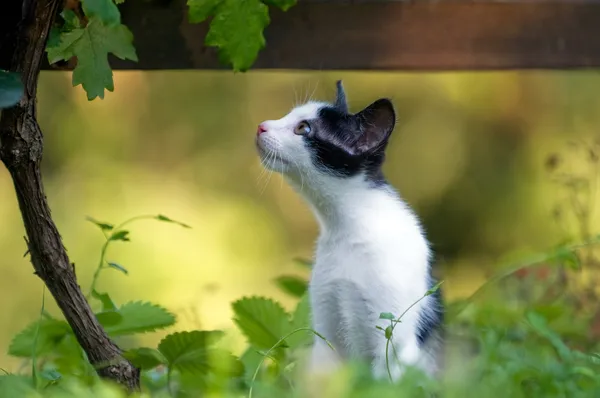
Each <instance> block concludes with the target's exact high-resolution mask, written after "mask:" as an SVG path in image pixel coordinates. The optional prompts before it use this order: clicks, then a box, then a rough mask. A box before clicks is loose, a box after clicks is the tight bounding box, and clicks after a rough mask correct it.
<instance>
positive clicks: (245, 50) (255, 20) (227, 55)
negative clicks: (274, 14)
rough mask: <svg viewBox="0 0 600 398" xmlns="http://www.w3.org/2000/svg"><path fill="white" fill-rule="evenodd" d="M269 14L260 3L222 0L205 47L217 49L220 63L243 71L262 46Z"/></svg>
mask: <svg viewBox="0 0 600 398" xmlns="http://www.w3.org/2000/svg"><path fill="white" fill-rule="evenodd" d="M269 21H270V20H269V10H268V8H267V6H266V5H264V4H263V3H262V2H261V1H260V0H223V1H222V2H221V3H220V5H219V6H218V7H217V8H216V10H215V16H214V18H213V20H212V21H211V23H210V29H209V31H208V33H207V35H206V39H205V43H206V45H207V46H211V47H217V48H218V49H219V58H220V59H221V62H223V63H228V64H231V65H232V66H233V70H234V71H242V72H243V71H246V70H248V69H249V68H250V66H252V64H253V63H254V60H255V59H256V57H257V56H258V52H259V51H260V50H261V49H262V48H263V47H264V46H265V38H264V36H263V30H264V28H265V27H266V26H267V25H268V24H269Z"/></svg>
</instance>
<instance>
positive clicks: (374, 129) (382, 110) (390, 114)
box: [355, 98, 396, 153]
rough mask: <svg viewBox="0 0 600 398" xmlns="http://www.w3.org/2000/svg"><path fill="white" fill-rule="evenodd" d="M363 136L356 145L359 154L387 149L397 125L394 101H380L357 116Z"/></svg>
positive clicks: (383, 99) (384, 99)
mask: <svg viewBox="0 0 600 398" xmlns="http://www.w3.org/2000/svg"><path fill="white" fill-rule="evenodd" d="M355 116H356V117H357V118H358V122H359V125H360V131H361V135H360V138H359V139H358V141H357V143H356V149H357V151H358V152H359V153H365V152H369V151H372V150H375V149H377V148H382V147H385V145H386V144H387V140H388V138H389V137H390V135H391V134H392V131H393V130H394V126H395V125H396V112H395V111H394V105H393V104H392V101H390V100H389V99H386V98H382V99H379V100H377V101H375V102H373V103H372V104H371V105H369V106H367V107H366V108H365V109H363V110H362V111H360V112H359V113H357V114H356V115H355Z"/></svg>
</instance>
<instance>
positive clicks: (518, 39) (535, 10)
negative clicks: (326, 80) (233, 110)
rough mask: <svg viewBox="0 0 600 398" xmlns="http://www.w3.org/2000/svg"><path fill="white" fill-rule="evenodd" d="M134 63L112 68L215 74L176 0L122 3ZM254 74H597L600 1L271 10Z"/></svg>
mask: <svg viewBox="0 0 600 398" xmlns="http://www.w3.org/2000/svg"><path fill="white" fill-rule="evenodd" d="M121 10H122V14H123V20H124V23H125V24H127V26H129V28H130V29H131V30H132V31H133V34H134V37H135V46H136V48H137V50H138V55H139V58H140V62H139V63H133V62H128V61H121V60H118V59H112V60H111V63H112V65H113V67H114V68H115V69H143V70H154V69H220V68H223V66H222V65H220V64H219V62H218V59H217V56H216V52H215V50H214V49H212V48H207V47H205V46H204V44H203V42H204V37H205V35H206V32H207V29H208V24H207V23H204V24H200V25H192V24H190V23H188V22H187V7H186V5H185V0H166V1H165V0H153V1H127V2H125V3H124V4H123V5H122V7H121ZM265 36H266V39H267V46H266V48H265V49H264V50H263V51H262V52H261V53H260V55H259V58H258V60H257V61H256V63H255V65H254V69H273V68H275V69H313V70H331V69H337V70H424V71H426V70H430V71H438V70H491V69H500V70H502V69H531V68H540V69H571V68H590V67H599V66H600V2H599V1H597V0H587V1H586V0H555V1H546V0H533V1H532V0H522V1H509V2H506V1H503V2H496V1H444V0H442V1H435V2H434V1H416V2H410V1H371V2H358V1H354V2H348V1H314V0H313V1H302V0H300V2H299V4H298V5H296V6H295V7H293V8H291V9H290V10H289V11H287V12H285V13H284V12H281V11H272V12H271V24H270V25H269V27H268V28H267V30H266V32H265Z"/></svg>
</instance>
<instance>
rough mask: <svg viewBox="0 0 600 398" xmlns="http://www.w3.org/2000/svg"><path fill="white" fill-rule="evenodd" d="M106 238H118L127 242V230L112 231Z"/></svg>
mask: <svg viewBox="0 0 600 398" xmlns="http://www.w3.org/2000/svg"><path fill="white" fill-rule="evenodd" d="M108 240H120V241H123V242H129V231H125V230H121V231H116V232H113V234H112V235H111V236H110V237H109V238H108Z"/></svg>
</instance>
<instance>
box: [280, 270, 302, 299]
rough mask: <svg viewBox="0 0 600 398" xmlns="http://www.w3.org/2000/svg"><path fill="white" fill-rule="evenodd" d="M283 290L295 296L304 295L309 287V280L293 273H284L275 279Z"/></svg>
mask: <svg viewBox="0 0 600 398" xmlns="http://www.w3.org/2000/svg"><path fill="white" fill-rule="evenodd" d="M275 282H276V283H277V285H278V286H279V288H280V289H281V290H283V291H284V292H286V293H288V294H289V295H291V296H294V297H298V298H300V297H302V296H303V295H304V293H306V290H307V289H308V282H307V281H306V280H304V279H302V278H299V277H297V276H291V275H282V276H280V277H278V278H276V279H275Z"/></svg>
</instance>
